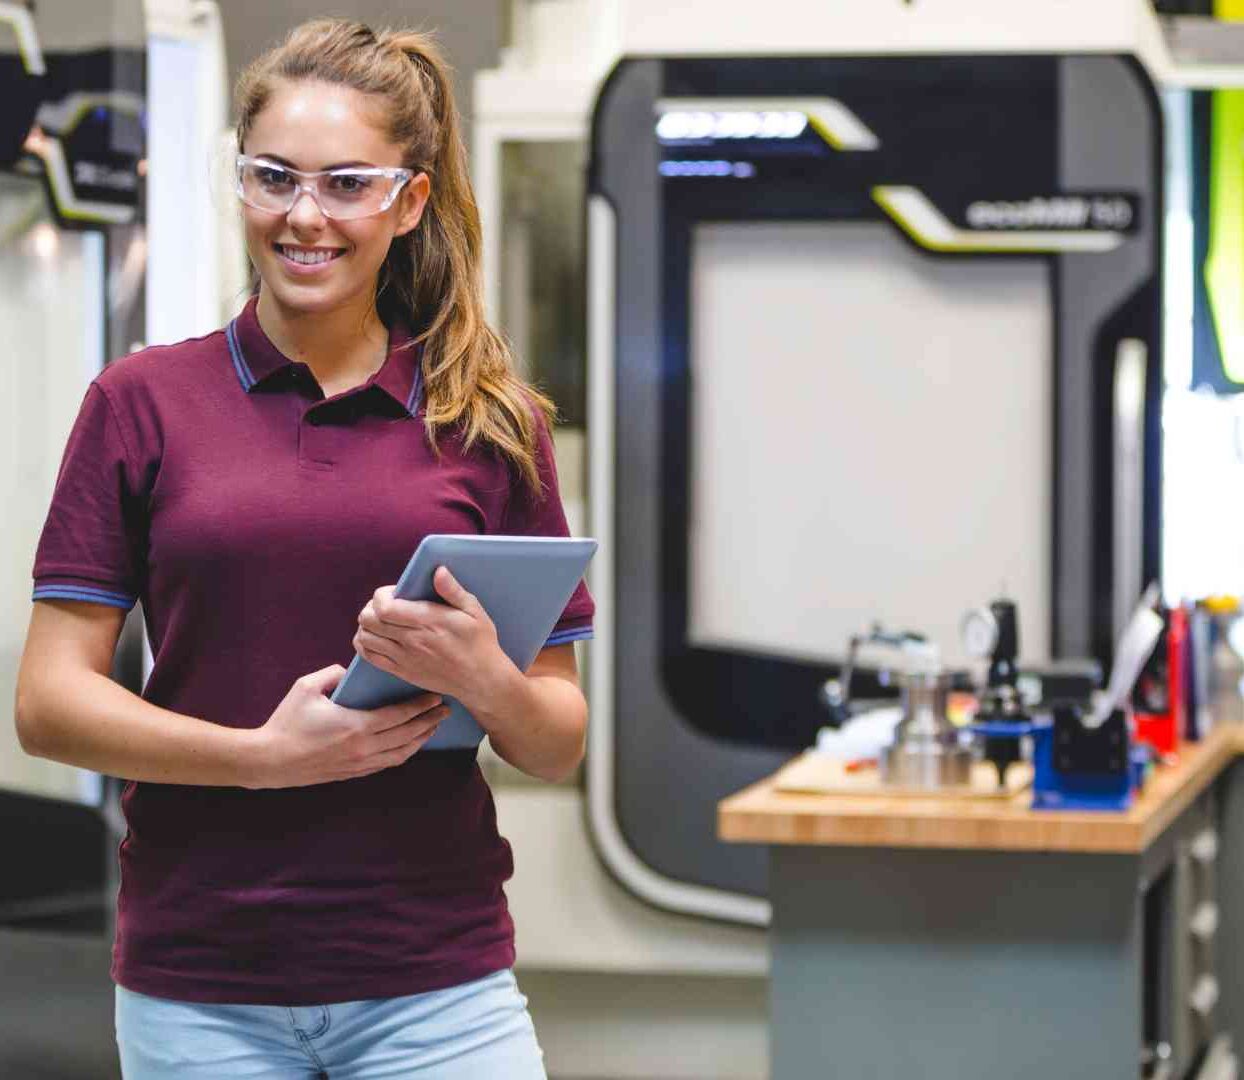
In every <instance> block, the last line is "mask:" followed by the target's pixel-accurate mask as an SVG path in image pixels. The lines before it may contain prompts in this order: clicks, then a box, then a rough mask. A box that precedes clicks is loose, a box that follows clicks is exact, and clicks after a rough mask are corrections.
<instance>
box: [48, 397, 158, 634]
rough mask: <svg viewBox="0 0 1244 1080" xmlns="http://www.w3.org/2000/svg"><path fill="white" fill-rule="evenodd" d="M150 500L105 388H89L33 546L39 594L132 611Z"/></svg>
mask: <svg viewBox="0 0 1244 1080" xmlns="http://www.w3.org/2000/svg"><path fill="white" fill-rule="evenodd" d="M147 532H148V529H147V519H146V499H145V498H143V497H142V496H141V494H140V493H139V492H138V491H136V490H135V483H134V476H133V474H132V472H131V469H130V461H129V456H128V454H127V452H126V445H125V440H124V438H123V436H122V433H121V429H120V427H119V426H118V423H117V418H116V416H115V414H114V413H113V410H112V406H111V404H110V402H109V400H108V397H107V395H106V394H105V392H104V391H103V390H102V389H101V388H100V387H99V385H98V383H96V382H93V383H91V385H90V386H89V387H87V391H86V396H85V398H83V401H82V407H81V408H80V409H79V411H78V416H77V419H76V420H75V421H74V425H73V428H72V430H71V431H70V433H69V441H68V442H67V443H66V444H65V453H64V456H63V457H62V458H61V464H60V469H59V471H58V472H57V475H56V486H55V489H54V490H53V493H52V502H51V505H50V507H49V509H48V515H47V520H46V521H45V522H44V525H43V532H42V533H41V534H40V537H39V543H38V546H37V547H36V549H35V563H34V573H33V576H34V597H33V598H34V599H35V600H85V601H89V602H93V603H97V604H108V605H110V606H112V607H119V608H123V609H125V610H126V611H128V610H129V609H130V608H132V607H133V606H134V604H135V603H136V602H137V600H138V598H139V596H140V595H141V593H142V588H143V583H144V581H145V579H146V550H147V544H146V537H147Z"/></svg>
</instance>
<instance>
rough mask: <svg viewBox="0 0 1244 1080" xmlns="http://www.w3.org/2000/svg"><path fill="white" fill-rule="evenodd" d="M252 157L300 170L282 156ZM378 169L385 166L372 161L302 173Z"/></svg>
mask: <svg viewBox="0 0 1244 1080" xmlns="http://www.w3.org/2000/svg"><path fill="white" fill-rule="evenodd" d="M252 156H253V157H257V158H264V159H265V160H267V161H271V162H273V163H275V164H277V165H284V166H285V167H286V168H288V169H297V168H298V166H297V165H295V164H294V163H293V162H292V161H290V160H289V158H283V157H281V155H280V154H263V153H259V154H253V155H252ZM377 168H383V166H379V165H375V164H373V163H372V162H370V161H339V162H338V163H337V164H336V165H325V166H323V168H320V169H303V170H301V171H303V172H331V171H332V170H333V169H377Z"/></svg>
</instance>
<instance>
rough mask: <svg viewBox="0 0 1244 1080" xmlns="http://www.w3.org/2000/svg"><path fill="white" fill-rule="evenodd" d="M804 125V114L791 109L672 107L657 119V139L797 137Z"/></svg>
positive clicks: (805, 119) (805, 121)
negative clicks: (713, 110)
mask: <svg viewBox="0 0 1244 1080" xmlns="http://www.w3.org/2000/svg"><path fill="white" fill-rule="evenodd" d="M807 126H808V117H807V116H806V115H805V114H804V113H802V112H795V111H793V110H766V111H763V112H757V111H754V110H744V109H731V110H725V111H720V112H709V111H707V110H694V111H689V110H683V109H675V110H671V111H669V112H664V113H662V114H661V115H660V116H659V117H658V118H657V138H658V139H660V140H661V141H662V142H685V141H687V140H695V139H797V138H798V137H799V136H800V135H802V134H803V132H804V129H805V128H807Z"/></svg>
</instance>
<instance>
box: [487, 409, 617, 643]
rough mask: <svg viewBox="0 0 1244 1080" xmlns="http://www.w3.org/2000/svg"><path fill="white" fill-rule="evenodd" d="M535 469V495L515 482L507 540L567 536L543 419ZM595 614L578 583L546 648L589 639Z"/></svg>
mask: <svg viewBox="0 0 1244 1080" xmlns="http://www.w3.org/2000/svg"><path fill="white" fill-rule="evenodd" d="M536 468H537V469H538V470H539V473H540V484H541V489H542V490H541V491H540V492H539V494H537V493H536V492H534V491H533V490H532V488H531V485H530V484H528V483H527V482H526V480H525V479H523V478H522V477H518V478H517V479H516V480H515V482H514V488H513V490H512V492H511V495H510V500H509V504H508V506H507V507H506V513H505V519H504V521H503V523H502V528H501V532H502V533H505V534H506V535H509V536H569V535H570V529H569V527H568V526H567V525H566V511H565V510H564V509H563V508H562V498H561V492H560V490H559V489H558V486H557V463H556V459H555V458H554V454H553V439H552V437H551V436H550V434H549V430H548V426H547V425H546V424H545V423H544V422H543V419H542V418H541V421H540V423H539V426H538V434H537V440H536ZM595 613H596V604H595V602H594V601H593V600H592V595H591V593H589V592H588V589H587V583H586V582H584V581H580V582H579V584H578V587H577V588H576V589H575V591H574V593H573V594H572V595H571V597H570V602H569V603H568V604H567V605H566V609H565V610H564V611H563V612H562V615H561V618H560V619H558V620H557V625H556V626H554V627H553V632H552V633H551V634H550V635H549V639H548V641H547V642H545V645H546V646H548V645H565V644H566V643H568V642H571V641H583V640H585V639H587V638H590V637H591V636H592V618H593V616H594V615H595Z"/></svg>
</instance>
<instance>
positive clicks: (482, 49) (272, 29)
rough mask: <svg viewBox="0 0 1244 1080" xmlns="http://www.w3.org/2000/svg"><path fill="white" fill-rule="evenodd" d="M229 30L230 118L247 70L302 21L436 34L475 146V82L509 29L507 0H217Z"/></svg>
mask: <svg viewBox="0 0 1244 1080" xmlns="http://www.w3.org/2000/svg"><path fill="white" fill-rule="evenodd" d="M217 2H218V4H219V6H220V11H221V15H222V16H223V19H224V26H225V48H226V51H227V53H228V58H229V84H230V96H231V100H230V115H231V116H232V115H233V112H232V92H233V91H232V87H233V84H234V83H235V82H236V81H237V77H238V75H239V73H240V72H241V71H242V69H243V68H244V67H245V66H246V65H247V64H248V63H250V61H251V60H253V59H254V58H255V57H256V56H258V55H259V54H260V53H261V52H263V51H264V49H267V48H269V47H270V46H272V45H275V44H276V43H277V42H279V41H280V40H281V38H283V37H284V36H285V34H286V33H287V32H288V31H289V30H290V29H291V28H292V27H294V26H296V25H297V24H298V23H300V22H303V21H304V20H306V19H313V18H318V17H320V16H323V15H333V16H341V17H345V18H351V19H361V20H362V21H363V22H365V23H367V24H368V25H369V26H372V27H374V28H375V29H380V28H381V27H383V26H394V27H411V28H414V29H417V30H431V31H434V32H435V33H436V36H437V39H438V40H439V42H440V45H441V47H442V48H443V49H444V51H445V53H446V55H447V56H448V58H449V62H450V63H451V64H452V65H453V67H454V74H455V94H456V95H457V99H458V109H459V111H460V112H461V113H462V118H463V121H464V123H465V130H464V133H463V134H464V137H465V138H466V139H467V146H468V148H469V147H470V145H471V144H470V128H471V121H470V117H471V104H472V102H471V80H472V77H473V76H474V75H475V73H476V72H477V71H480V70H483V69H487V68H491V67H496V66H497V53H498V50H499V49H500V48H501V44H502V34H503V26H504V10H505V7H506V3H505V0H421V2H419V3H409V2H408V3H397V2H395V0H352V2H345V3H342V2H338V3H335V4H334V3H332V2H331V0H329V2H325V0H262V2H256V0H217Z"/></svg>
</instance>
